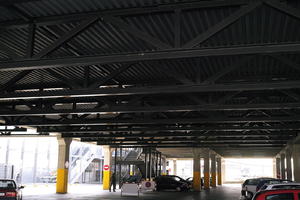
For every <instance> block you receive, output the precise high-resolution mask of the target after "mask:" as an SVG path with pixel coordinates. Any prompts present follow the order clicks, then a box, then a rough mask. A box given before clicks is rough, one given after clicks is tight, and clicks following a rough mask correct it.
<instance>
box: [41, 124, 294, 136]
mask: <svg viewBox="0 0 300 200" xmlns="http://www.w3.org/2000/svg"><path fill="white" fill-rule="evenodd" d="M294 130H296V131H299V130H300V125H291V126H257V127H235V126H223V127H218V126H215V127H209V126H205V127H138V128H137V127H134V128H122V127H116V128H114V127H112V128H110V127H105V126H104V127H96V128H94V127H92V128H86V129H83V128H58V127H57V128H54V127H53V128H39V129H38V132H49V133H57V132H59V133H72V132H74V133H97V132H102V133H105V132H107V133H111V132H151V131H159V132H161V131H183V132H187V131H217V132H234V131H294ZM157 136H159V135H157Z"/></svg>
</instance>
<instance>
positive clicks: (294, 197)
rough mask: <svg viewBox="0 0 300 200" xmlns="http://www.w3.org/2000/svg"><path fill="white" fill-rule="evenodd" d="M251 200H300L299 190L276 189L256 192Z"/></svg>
mask: <svg viewBox="0 0 300 200" xmlns="http://www.w3.org/2000/svg"><path fill="white" fill-rule="evenodd" d="M252 200H300V189H277V190H263V191H260V192H257V193H256V194H255V195H254V197H253V199H252Z"/></svg>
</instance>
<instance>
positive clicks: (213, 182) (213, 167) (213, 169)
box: [210, 153, 217, 187]
mask: <svg viewBox="0 0 300 200" xmlns="http://www.w3.org/2000/svg"><path fill="white" fill-rule="evenodd" d="M210 158H211V186H212V187H217V174H216V172H217V169H216V168H217V166H216V154H214V153H212V154H211V156H210Z"/></svg>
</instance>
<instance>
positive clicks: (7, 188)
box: [0, 179, 24, 200]
mask: <svg viewBox="0 0 300 200" xmlns="http://www.w3.org/2000/svg"><path fill="white" fill-rule="evenodd" d="M23 188H24V186H20V187H18V186H17V184H16V182H15V181H14V180H10V179H0V200H1V199H5V200H22V191H21V189H23Z"/></svg>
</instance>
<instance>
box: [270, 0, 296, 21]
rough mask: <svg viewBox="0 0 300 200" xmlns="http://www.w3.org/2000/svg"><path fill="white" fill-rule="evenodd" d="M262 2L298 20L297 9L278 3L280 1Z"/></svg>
mask: <svg viewBox="0 0 300 200" xmlns="http://www.w3.org/2000/svg"><path fill="white" fill-rule="evenodd" d="M264 2H265V3H266V4H267V5H269V6H271V7H273V8H275V9H277V10H279V11H281V12H284V13H286V14H288V15H290V16H292V17H295V18H297V19H300V10H299V9H296V8H293V7H290V6H288V5H287V4H284V3H280V1H278V0H264Z"/></svg>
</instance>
